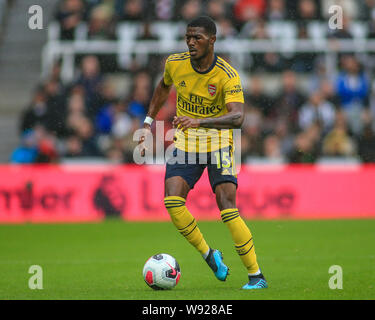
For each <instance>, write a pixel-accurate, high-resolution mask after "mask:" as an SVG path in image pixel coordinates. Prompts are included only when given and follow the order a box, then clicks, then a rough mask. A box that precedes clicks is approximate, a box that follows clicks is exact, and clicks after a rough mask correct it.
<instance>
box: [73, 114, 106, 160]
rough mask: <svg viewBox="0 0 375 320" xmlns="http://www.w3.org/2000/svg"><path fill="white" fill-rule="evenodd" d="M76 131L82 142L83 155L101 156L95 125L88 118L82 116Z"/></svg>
mask: <svg viewBox="0 0 375 320" xmlns="http://www.w3.org/2000/svg"><path fill="white" fill-rule="evenodd" d="M75 133H76V134H77V136H78V137H79V138H80V140H81V142H82V151H81V156H85V157H86V156H87V157H100V156H101V152H100V150H99V147H98V141H97V137H96V136H95V132H94V127H93V124H92V123H91V121H90V120H89V119H87V118H80V119H79V122H78V125H77V127H76V128H75Z"/></svg>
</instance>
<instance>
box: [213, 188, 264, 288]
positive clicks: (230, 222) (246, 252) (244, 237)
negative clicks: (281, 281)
mask: <svg viewBox="0 0 375 320" xmlns="http://www.w3.org/2000/svg"><path fill="white" fill-rule="evenodd" d="M236 189H237V188H236V185H235V184H234V183H232V182H224V183H220V184H218V185H216V187H215V194H216V202H217V205H218V207H219V209H220V213H221V219H222V221H223V222H224V223H225V225H226V226H227V227H228V229H229V231H230V233H231V235H232V239H233V242H234V245H235V249H236V251H237V253H238V255H239V257H240V258H241V260H242V263H243V264H244V266H245V268H246V269H247V272H248V277H249V283H247V284H246V285H245V286H244V287H243V289H260V288H266V287H267V282H266V281H265V279H264V276H263V274H262V273H261V271H260V269H259V265H258V263H257V258H256V254H255V248H254V241H253V236H252V234H251V231H250V229H249V228H248V226H247V225H246V223H245V222H244V221H243V219H242V218H241V216H240V214H239V211H238V209H237V206H236Z"/></svg>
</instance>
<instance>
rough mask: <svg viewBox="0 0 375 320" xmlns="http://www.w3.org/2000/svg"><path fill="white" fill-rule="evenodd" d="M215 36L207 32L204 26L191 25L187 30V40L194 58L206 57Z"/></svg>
mask: <svg viewBox="0 0 375 320" xmlns="http://www.w3.org/2000/svg"><path fill="white" fill-rule="evenodd" d="M214 38H215V36H210V35H208V34H207V32H206V31H205V29H204V28H202V27H189V28H187V30H186V35H185V40H186V44H187V46H188V49H189V53H190V56H191V58H192V59H194V60H198V59H200V58H203V57H205V56H206V55H207V54H208V53H209V51H210V48H211V46H212V45H213V43H214V42H215V39H214Z"/></svg>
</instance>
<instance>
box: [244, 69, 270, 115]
mask: <svg viewBox="0 0 375 320" xmlns="http://www.w3.org/2000/svg"><path fill="white" fill-rule="evenodd" d="M249 83H250V85H249V89H248V90H247V92H246V93H245V100H246V102H247V103H249V104H250V105H251V106H252V107H255V108H257V109H258V110H260V111H261V112H262V114H263V115H264V116H265V117H267V116H268V115H269V114H270V110H271V109H272V104H273V101H272V99H271V97H269V96H268V95H267V94H266V93H265V89H264V85H263V82H262V80H261V78H260V77H259V76H256V75H255V76H253V77H252V78H251V80H250V81H249Z"/></svg>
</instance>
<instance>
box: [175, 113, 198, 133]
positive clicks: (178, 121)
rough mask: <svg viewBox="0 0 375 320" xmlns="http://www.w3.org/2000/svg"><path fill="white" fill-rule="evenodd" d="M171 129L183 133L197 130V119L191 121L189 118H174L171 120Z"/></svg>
mask: <svg viewBox="0 0 375 320" xmlns="http://www.w3.org/2000/svg"><path fill="white" fill-rule="evenodd" d="M172 124H173V127H174V128H179V129H181V130H182V131H185V130H186V129H189V128H198V127H199V126H200V122H199V119H193V118H189V117H187V116H180V117H176V116H175V117H174V118H173V122H172Z"/></svg>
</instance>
